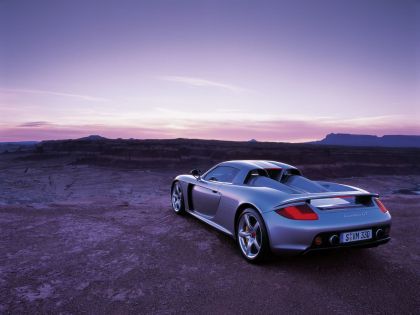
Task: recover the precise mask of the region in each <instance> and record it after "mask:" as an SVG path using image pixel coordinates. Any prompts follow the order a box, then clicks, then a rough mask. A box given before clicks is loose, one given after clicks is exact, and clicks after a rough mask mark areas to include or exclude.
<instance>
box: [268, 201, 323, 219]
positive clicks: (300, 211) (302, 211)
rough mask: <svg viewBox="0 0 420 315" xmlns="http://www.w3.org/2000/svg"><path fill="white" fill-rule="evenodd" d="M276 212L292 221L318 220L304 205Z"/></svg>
mask: <svg viewBox="0 0 420 315" xmlns="http://www.w3.org/2000/svg"><path fill="white" fill-rule="evenodd" d="M276 212H277V213H278V214H280V215H281V216H283V217H285V218H288V219H292V220H318V215H317V214H316V213H315V212H314V211H313V210H312V209H311V208H310V207H309V206H308V205H306V204H305V205H298V206H289V207H286V208H281V209H279V210H276Z"/></svg>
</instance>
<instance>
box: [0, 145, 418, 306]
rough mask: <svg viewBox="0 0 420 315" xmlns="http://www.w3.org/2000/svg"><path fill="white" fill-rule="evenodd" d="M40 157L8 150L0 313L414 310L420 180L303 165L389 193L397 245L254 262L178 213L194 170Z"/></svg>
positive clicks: (2, 182)
mask: <svg viewBox="0 0 420 315" xmlns="http://www.w3.org/2000/svg"><path fill="white" fill-rule="evenodd" d="M38 151H39V150H38ZM41 151H43V150H41ZM334 152H335V151H334ZM382 152H383V151H380V154H381V155H382ZM418 152H419V151H415V152H414V153H413V152H411V153H410V154H412V155H413V154H414V156H415V155H416V154H417V153H418ZM38 153H39V152H38ZM42 154H44V155H43V156H41V157H39V156H38V157H37V156H35V155H27V153H25V154H2V155H0V233H1V238H0V313H5V314H8V313H12V314H19V313H28V314H29V313H30V314H34V313H62V314H72V313H88V314H104V313H107V314H128V313H131V314H138V313H141V314H152V313H153V314H156V313H157V314H176V313H238V314H244V313H264V314H279V313H316V314H321V313H340V314H342V313H359V314H360V313H368V314H384V313H389V314H415V313H417V314H418V310H419V309H420V295H419V290H420V239H419V237H418V235H419V234H418V227H419V224H420V207H419V205H420V195H419V194H416V192H418V191H419V190H420V186H419V185H420V174H407V172H406V171H401V172H399V173H398V172H397V174H392V170H389V169H388V170H385V171H384V173H383V174H380V173H379V174H360V173H358V172H354V173H355V175H356V176H353V177H349V176H343V177H339V176H337V175H340V174H337V173H334V172H329V173H328V174H324V176H321V175H322V165H321V164H322V163H321V164H320V162H319V161H317V162H316V165H313V166H312V168H311V167H307V169H308V170H309V172H311V170H316V171H313V174H315V175H318V177H322V179H328V178H331V176H332V175H334V176H333V178H332V179H333V180H334V181H337V182H341V183H347V184H351V185H355V186H359V187H362V188H364V189H367V190H370V191H373V192H378V193H379V194H380V195H381V196H382V200H383V201H384V203H385V204H386V205H387V206H388V208H389V209H390V211H391V214H392V216H393V225H392V230H391V236H392V240H391V241H390V243H388V244H386V245H384V246H380V247H377V248H372V249H353V250H345V251H334V252H324V253H316V254H311V255H305V256H298V257H277V256H276V257H272V258H271V259H270V260H269V261H268V262H266V263H264V264H262V265H252V264H249V263H247V262H246V261H245V260H244V259H243V258H242V257H241V255H240V253H239V250H238V249H237V247H236V245H235V243H234V241H233V240H232V239H230V238H229V237H227V236H225V235H224V234H222V233H220V232H218V231H216V230H214V229H212V228H210V227H208V226H206V225H205V224H203V223H201V222H200V221H198V220H197V219H195V218H193V217H191V216H178V215H176V214H175V213H173V211H172V210H171V208H170V198H169V189H170V183H171V180H172V178H173V177H174V176H175V175H177V174H178V173H181V172H185V171H187V170H188V168H192V166H190V165H189V163H184V162H183V163H180V164H179V166H177V164H176V163H173V161H172V162H170V163H169V164H168V163H164V165H165V167H159V165H163V164H159V163H162V162H161V161H160V162H159V163H157V165H155V166H154V167H152V166H151V165H152V164H150V163H144V164H142V163H141V162H139V163H140V164H136V165H132V167H120V165H119V164H118V165H102V164H101V163H93V162H92V161H98V159H100V157H99V158H98V157H95V159H92V156H91V155H89V157H85V158H80V156H79V155H77V156H74V155H73V154H72V153H63V152H61V153H60V155H59V156H54V155H46V153H45V149H44V151H43V153H42ZM418 156H419V155H417V157H418ZM366 159H367V160H369V158H368V157H367V158H366ZM131 160H132V159H131V157H130V161H131ZM397 160H398V159H397ZM200 161H201V162H200ZM200 161H198V162H197V163H198V164H200V163H201V164H202V165H204V166H206V165H210V162H206V163H207V164H206V163H204V162H203V161H202V160H200ZM389 161H390V159H388V160H387V163H388V164H387V165H388V166H389V163H391V162H389ZM410 161H411V160H410ZM412 161H415V159H414V158H413V159H412ZM412 161H411V162H409V163H415V162H412ZM211 162H213V161H211ZM302 163H303V162H302ZM395 163H396V164H398V165H399V167H400V169H404V166H402V162H401V159H400V160H398V161H397V162H395ZM395 163H394V164H395ZM417 163H420V162H417ZM128 164H129V163H128ZM391 164H392V163H391ZM139 165H140V166H139ZM168 165H169V166H168ZM302 165H303V164H302ZM320 165H321V166H320ZM372 165H373V164H372ZM381 165H385V164H384V163H383V164H379V167H378V169H381ZM327 166H328V167H331V164H329V165H326V167H327ZM377 166H378V165H377V163H376V164H375V167H377ZM388 166H387V167H388ZM413 167H418V164H417V165H414V166H413ZM384 168H386V167H382V169H384ZM392 168H393V166H392ZM392 168H391V169H392ZM366 169H368V168H366ZM375 169H376V168H375ZM359 175H360V176H359ZM361 175H364V176H361Z"/></svg>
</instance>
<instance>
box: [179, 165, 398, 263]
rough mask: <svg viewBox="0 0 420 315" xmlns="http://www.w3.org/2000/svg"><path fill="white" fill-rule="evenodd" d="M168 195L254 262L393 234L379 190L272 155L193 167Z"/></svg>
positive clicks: (367, 243) (374, 241)
mask: <svg viewBox="0 0 420 315" xmlns="http://www.w3.org/2000/svg"><path fill="white" fill-rule="evenodd" d="M171 199H172V207H173V210H174V211H175V212H176V213H178V214H183V213H189V214H191V215H193V216H194V217H196V218H198V219H200V220H202V221H204V222H206V223H208V224H209V225H211V226H213V227H214V228H216V229H218V230H220V231H222V232H224V233H226V234H228V235H230V236H232V237H233V238H234V239H235V240H236V241H237V243H238V245H239V248H240V250H241V253H242V255H243V257H244V258H245V259H247V260H248V261H251V262H256V261H260V260H261V259H263V258H264V257H265V256H267V254H268V253H269V252H274V253H280V254H281V253H283V254H285V253H307V252H309V251H314V250H325V249H334V248H342V247H373V246H378V245H380V244H384V243H387V242H388V241H389V240H390V237H389V233H390V227H391V215H390V214H389V211H388V210H387V209H386V208H385V206H384V205H383V203H382V202H381V201H380V200H379V199H378V195H377V194H373V193H370V192H367V191H365V190H362V189H360V188H356V187H352V186H347V185H341V184H337V183H331V182H325V181H312V180H309V179H308V178H306V177H304V176H302V173H301V172H300V171H299V170H298V169H297V168H296V167H293V166H291V165H287V164H284V163H279V162H274V161H249V160H244V161H228V162H223V163H220V164H217V165H216V166H214V167H212V168H211V169H210V170H208V171H207V172H205V173H204V174H203V175H201V173H200V171H198V170H192V171H191V175H179V176H177V177H176V178H175V179H174V181H173V183H172V187H171Z"/></svg>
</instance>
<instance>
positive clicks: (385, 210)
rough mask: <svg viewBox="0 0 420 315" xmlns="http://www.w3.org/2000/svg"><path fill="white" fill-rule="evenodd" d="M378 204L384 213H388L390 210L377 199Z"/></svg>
mask: <svg viewBox="0 0 420 315" xmlns="http://www.w3.org/2000/svg"><path fill="white" fill-rule="evenodd" d="M375 201H376V204H377V205H378V207H379V209H381V211H382V212H383V213H387V212H388V209H387V208H386V207H385V205H384V204H383V203H382V201H380V200H379V198H375Z"/></svg>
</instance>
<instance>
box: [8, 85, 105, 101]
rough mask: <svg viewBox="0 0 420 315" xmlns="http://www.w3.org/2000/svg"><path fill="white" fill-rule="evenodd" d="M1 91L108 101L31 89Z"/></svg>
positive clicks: (101, 99) (99, 98)
mask: <svg viewBox="0 0 420 315" xmlns="http://www.w3.org/2000/svg"><path fill="white" fill-rule="evenodd" d="M1 90H2V91H5V92H14V93H28V94H41V95H52V96H63V97H72V98H78V99H81V100H85V101H93V102H109V101H110V100H109V99H107V98H102V97H96V96H90V95H82V94H72V93H63V92H57V91H46V90H32V89H4V88H1Z"/></svg>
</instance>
